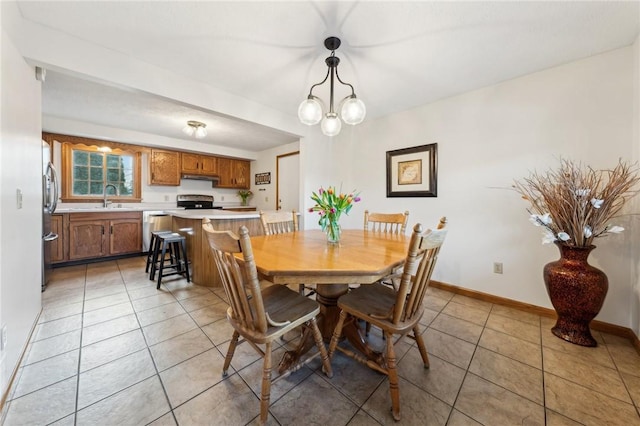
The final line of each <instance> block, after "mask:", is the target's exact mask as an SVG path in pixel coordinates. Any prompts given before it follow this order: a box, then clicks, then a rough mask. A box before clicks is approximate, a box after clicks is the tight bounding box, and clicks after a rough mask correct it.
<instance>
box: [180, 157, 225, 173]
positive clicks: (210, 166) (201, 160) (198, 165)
mask: <svg viewBox="0 0 640 426" xmlns="http://www.w3.org/2000/svg"><path fill="white" fill-rule="evenodd" d="M217 160H218V158H216V157H212V156H210V155H200V154H191V153H185V152H183V153H182V163H181V164H182V165H181V170H182V173H183V174H188V175H203V176H217V175H218V167H217Z"/></svg>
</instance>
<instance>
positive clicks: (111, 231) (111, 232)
mask: <svg viewBox="0 0 640 426" xmlns="http://www.w3.org/2000/svg"><path fill="white" fill-rule="evenodd" d="M109 233H110V234H111V235H113V225H111V229H110V230H109Z"/></svg>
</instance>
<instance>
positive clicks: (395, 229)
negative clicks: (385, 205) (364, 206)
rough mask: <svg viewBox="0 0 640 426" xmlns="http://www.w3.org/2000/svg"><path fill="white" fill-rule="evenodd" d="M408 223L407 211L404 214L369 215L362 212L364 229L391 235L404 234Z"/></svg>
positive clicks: (369, 213)
mask: <svg viewBox="0 0 640 426" xmlns="http://www.w3.org/2000/svg"><path fill="white" fill-rule="evenodd" d="M408 221H409V211H405V212H404V213H371V212H369V210H365V211H364V229H365V230H370V231H375V232H384V233H391V234H404V233H405V231H406V229H407V222H408Z"/></svg>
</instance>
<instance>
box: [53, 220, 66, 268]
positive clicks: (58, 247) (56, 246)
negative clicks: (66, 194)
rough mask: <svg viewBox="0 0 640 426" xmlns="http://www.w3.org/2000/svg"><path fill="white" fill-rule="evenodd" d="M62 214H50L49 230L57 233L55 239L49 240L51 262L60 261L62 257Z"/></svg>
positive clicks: (63, 258) (63, 239)
mask: <svg viewBox="0 0 640 426" xmlns="http://www.w3.org/2000/svg"><path fill="white" fill-rule="evenodd" d="M63 219H64V216H63V215H61V214H54V215H51V232H53V233H54V234H57V235H58V239H57V240H53V241H51V243H49V244H51V263H56V262H62V261H64V260H66V259H65V257H64V242H65V238H64V232H63V230H64V226H63Z"/></svg>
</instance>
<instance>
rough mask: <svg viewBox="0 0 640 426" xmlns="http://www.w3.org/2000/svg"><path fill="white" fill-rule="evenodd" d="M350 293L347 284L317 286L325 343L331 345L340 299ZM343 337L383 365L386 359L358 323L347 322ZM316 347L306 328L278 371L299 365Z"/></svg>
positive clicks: (319, 324) (365, 354)
mask: <svg viewBox="0 0 640 426" xmlns="http://www.w3.org/2000/svg"><path fill="white" fill-rule="evenodd" d="M348 291H349V285H347V284H318V285H316V301H317V302H318V303H319V304H320V315H318V318H317V322H318V328H320V333H321V334H322V338H323V339H324V341H325V342H327V343H329V342H330V341H331V337H332V336H333V330H334V329H335V328H336V324H337V323H338V319H339V317H340V308H338V298H340V296H342V295H343V294H346V293H347V292H348ZM342 335H343V336H344V337H345V338H346V339H347V340H348V341H349V343H350V344H351V346H353V347H354V348H355V349H356V350H358V351H359V352H360V353H361V354H363V355H364V356H365V357H366V358H367V359H369V360H371V361H373V362H374V363H377V364H380V365H382V364H383V363H384V357H383V356H382V354H381V353H380V352H376V351H374V350H372V349H371V348H370V347H369V346H368V345H367V342H366V340H365V339H364V337H363V335H362V333H361V331H360V329H359V328H358V326H357V324H356V321H345V324H344V326H343V328H342ZM314 346H315V342H314V341H313V336H312V334H311V330H310V329H309V328H305V330H304V333H303V334H302V337H301V339H300V343H299V344H298V346H297V347H296V348H295V349H294V350H291V351H287V352H285V354H284V355H283V356H282V360H281V361H280V364H279V366H278V371H279V372H280V373H281V374H282V372H284V371H286V370H287V369H288V368H289V367H290V366H292V365H295V364H297V362H298V360H299V359H300V357H301V356H302V355H304V354H305V353H306V352H308V351H309V350H310V349H311V348H312V347H314Z"/></svg>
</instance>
